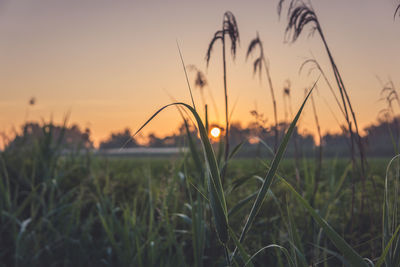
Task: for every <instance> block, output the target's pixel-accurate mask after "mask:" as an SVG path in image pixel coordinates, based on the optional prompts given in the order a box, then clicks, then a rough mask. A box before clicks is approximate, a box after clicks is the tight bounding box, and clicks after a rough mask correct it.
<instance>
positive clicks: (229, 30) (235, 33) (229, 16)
mask: <svg viewBox="0 0 400 267" xmlns="http://www.w3.org/2000/svg"><path fill="white" fill-rule="evenodd" d="M226 35H228V37H229V38H230V41H231V54H232V56H233V58H235V56H236V46H237V44H238V43H239V41H240V38H239V29H238V26H237V23H236V18H235V16H234V15H233V13H232V12H230V11H227V12H225V13H224V16H223V20H222V29H221V30H218V31H216V32H215V33H214V37H213V38H212V39H211V42H210V44H209V45H208V49H207V54H206V62H207V66H208V64H209V63H210V58H211V52H212V49H213V46H214V44H215V42H216V41H218V40H220V41H221V43H222V66H223V75H224V76H223V80H224V95H225V154H224V155H225V156H224V158H225V168H224V169H223V173H222V179H224V177H225V173H226V172H227V168H228V164H227V161H228V156H229V108H228V88H227V81H226V55H225V53H226V51H225V50H226V49H225V46H226Z"/></svg>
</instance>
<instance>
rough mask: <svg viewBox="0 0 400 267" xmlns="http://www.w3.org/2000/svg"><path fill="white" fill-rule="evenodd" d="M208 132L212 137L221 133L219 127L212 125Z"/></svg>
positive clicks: (216, 136)
mask: <svg viewBox="0 0 400 267" xmlns="http://www.w3.org/2000/svg"><path fill="white" fill-rule="evenodd" d="M210 134H211V136H212V137H214V138H218V137H219V136H220V135H221V129H220V128H218V127H213V128H212V129H211V131H210Z"/></svg>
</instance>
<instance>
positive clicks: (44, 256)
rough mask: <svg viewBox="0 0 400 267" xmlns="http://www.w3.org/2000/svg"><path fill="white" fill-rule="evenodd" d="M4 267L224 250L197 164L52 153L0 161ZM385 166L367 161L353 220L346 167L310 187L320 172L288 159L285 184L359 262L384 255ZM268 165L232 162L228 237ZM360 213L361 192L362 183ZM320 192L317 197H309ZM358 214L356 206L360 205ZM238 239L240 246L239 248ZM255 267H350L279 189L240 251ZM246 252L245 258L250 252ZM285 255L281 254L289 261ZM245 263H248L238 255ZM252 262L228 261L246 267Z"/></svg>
mask: <svg viewBox="0 0 400 267" xmlns="http://www.w3.org/2000/svg"><path fill="white" fill-rule="evenodd" d="M0 159H1V165H0V166H1V168H0V170H1V180H0V181H1V183H0V189H1V194H0V195H1V198H0V205H1V210H2V212H1V216H0V239H1V242H0V246H1V248H0V262H1V264H2V266H28V265H29V266H44V265H46V266H146V265H147V266H149V265H150V266H183V265H187V266H192V265H197V266H223V265H224V264H225V260H226V258H225V256H224V246H226V247H228V248H229V250H230V251H231V252H232V251H233V249H234V247H235V240H234V237H232V236H231V237H230V238H229V240H228V241H227V242H226V244H225V245H224V246H222V245H221V242H220V241H219V238H218V235H217V232H216V229H215V224H214V222H213V219H212V218H213V213H212V210H211V209H212V206H210V204H209V194H208V192H207V189H206V187H205V183H204V181H201V176H200V175H199V173H198V172H197V169H196V166H195V163H194V161H193V159H192V156H191V154H190V153H189V152H188V153H186V154H182V155H178V156H175V157H174V158H115V157H113V158H108V159H107V158H103V157H98V156H93V155H90V154H86V155H84V154H73V153H71V154H70V155H67V156H59V153H58V152H57V150H56V148H54V147H53V146H52V145H50V144H49V146H46V145H45V143H41V145H38V146H33V147H31V148H29V149H28V148H26V147H21V148H20V149H13V150H10V151H8V150H6V151H4V152H2V153H1V157H0ZM389 160H390V159H370V161H369V175H370V176H371V177H373V178H374V179H373V180H374V182H375V186H373V185H372V183H367V185H366V190H367V195H368V200H367V202H366V203H367V205H365V206H364V207H363V209H362V210H360V209H355V212H354V214H353V215H352V214H351V208H350V206H351V201H352V200H351V196H352V193H351V192H352V190H351V188H352V183H351V179H350V177H351V168H350V166H351V164H350V163H349V160H346V159H334V158H333V159H326V160H324V163H323V168H322V173H321V177H323V179H322V180H321V181H320V182H319V184H318V185H317V186H315V179H314V178H315V177H314V173H315V161H314V159H307V160H303V162H302V164H301V168H300V174H299V175H300V177H301V179H300V180H298V179H296V173H295V171H294V167H293V166H294V161H293V160H292V159H287V160H283V161H282V163H281V165H280V168H279V170H278V171H277V175H279V176H282V177H284V178H285V179H286V180H287V181H288V182H289V183H290V184H292V185H293V187H294V188H295V189H296V190H297V192H299V193H300V194H301V195H302V196H303V197H304V199H305V200H307V201H308V202H309V203H311V204H312V206H313V207H314V209H315V210H316V211H317V212H318V213H319V214H320V215H321V216H322V218H324V219H325V220H326V221H328V222H329V224H330V225H331V226H332V227H333V229H335V231H336V232H337V233H339V234H340V235H341V236H343V237H344V240H346V241H347V242H348V243H349V244H350V245H351V246H352V247H353V248H354V249H355V250H356V251H357V252H358V253H359V254H360V255H362V256H363V257H367V258H370V259H374V260H376V259H377V258H378V257H379V256H380V255H381V253H382V207H383V197H384V178H385V174H386V167H387V165H388V162H389ZM270 164H271V160H265V159H257V158H255V159H232V160H231V161H230V168H229V170H228V173H227V175H226V177H227V178H226V179H225V180H224V194H225V197H226V203H227V204H226V205H227V210H228V214H227V216H228V218H229V227H230V229H232V232H233V233H231V234H234V233H235V232H236V233H240V230H241V228H242V227H243V224H244V223H245V219H246V217H247V216H248V214H249V209H250V208H251V204H252V202H253V200H254V199H255V195H254V193H255V192H257V190H258V189H259V188H260V185H261V183H262V181H263V178H262V177H264V176H265V174H266V171H267V170H268V168H269V166H270ZM355 186H356V189H357V190H356V192H357V194H356V202H357V203H359V202H360V201H361V196H360V192H361V190H360V188H361V181H356V182H355ZM315 187H316V188H317V189H316V191H314V188H315ZM357 207H360V205H357ZM236 238H237V237H236ZM271 244H275V245H274V246H272V247H269V248H265V249H264V250H262V251H261V252H259V253H258V254H257V255H256V256H255V257H254V258H253V259H252V261H251V263H252V264H254V265H255V266H263V265H265V264H266V263H268V265H269V266H288V264H289V263H288V261H289V262H292V263H293V264H294V265H295V266H308V265H309V264H317V263H320V264H321V265H318V266H324V265H325V266H337V265H341V264H342V263H343V262H344V263H346V262H347V261H346V259H345V258H343V256H341V255H342V253H340V251H338V250H337V248H336V247H335V245H334V244H333V243H332V242H331V241H330V239H329V238H328V237H327V236H326V234H325V231H323V230H322V228H321V227H320V226H319V225H318V224H317V223H315V221H313V218H312V217H311V216H310V215H309V213H308V212H307V210H306V209H305V208H303V206H302V205H300V204H299V202H298V201H296V199H295V198H294V197H293V194H292V193H291V192H290V191H289V190H288V189H287V188H286V187H285V186H284V185H283V184H282V183H281V182H279V181H278V180H275V182H273V184H272V185H271V187H270V190H269V191H268V193H267V194H266V199H265V201H264V202H263V203H262V206H261V208H260V210H259V213H258V215H257V217H256V219H255V221H254V223H253V225H252V228H251V230H250V231H249V232H248V235H247V238H246V239H245V240H244V242H243V247H244V248H245V251H247V253H249V255H252V254H254V253H256V252H257V251H258V250H259V249H261V248H263V247H265V246H268V245H271ZM244 248H243V249H244ZM285 253H286V254H285ZM241 255H242V254H241ZM244 257H245V256H243V255H242V256H240V257H239V256H237V255H236V257H235V258H233V263H232V264H238V265H243V264H244V263H245V261H246V260H245V258H244Z"/></svg>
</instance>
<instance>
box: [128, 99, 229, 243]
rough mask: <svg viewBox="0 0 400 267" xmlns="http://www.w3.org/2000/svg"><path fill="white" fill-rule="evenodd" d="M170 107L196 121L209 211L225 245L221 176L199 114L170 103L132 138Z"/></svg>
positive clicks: (224, 217)
mask: <svg viewBox="0 0 400 267" xmlns="http://www.w3.org/2000/svg"><path fill="white" fill-rule="evenodd" d="M170 106H183V107H185V108H186V109H188V110H189V111H190V112H191V113H192V114H193V116H194V118H195V119H196V122H197V126H198V129H199V133H200V138H201V143H202V145H203V152H204V157H205V159H206V164H207V169H208V175H207V183H208V189H209V195H210V198H209V200H210V205H211V211H212V213H213V217H214V222H215V226H216V229H217V234H218V237H219V240H220V241H221V242H222V243H223V244H226V243H227V242H228V239H229V233H228V212H227V208H226V201H225V195H224V191H223V189H222V183H221V176H220V172H219V169H218V165H217V161H216V158H215V154H214V150H213V148H212V146H211V143H210V140H209V139H208V133H207V131H206V129H205V127H204V124H203V122H202V121H201V118H200V116H199V114H198V113H197V112H196V110H195V109H194V108H193V107H191V106H190V105H188V104H185V103H182V102H176V103H171V104H168V105H165V106H164V107H162V108H160V109H159V110H158V111H156V112H155V113H154V114H153V115H152V116H151V117H150V118H149V119H148V120H147V121H146V122H145V123H144V124H143V125H142V126H141V127H140V128H139V129H138V130H137V131H136V133H135V134H134V135H133V136H135V135H136V134H137V133H138V132H140V131H141V130H142V129H143V128H144V127H145V126H146V125H147V124H148V123H149V122H150V121H151V120H152V119H154V118H155V117H156V116H157V115H158V114H159V113H160V112H161V111H163V110H164V109H166V108H167V107H170Z"/></svg>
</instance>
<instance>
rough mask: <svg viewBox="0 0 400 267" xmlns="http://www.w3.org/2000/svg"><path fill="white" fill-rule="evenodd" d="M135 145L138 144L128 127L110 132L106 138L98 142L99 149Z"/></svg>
mask: <svg viewBox="0 0 400 267" xmlns="http://www.w3.org/2000/svg"><path fill="white" fill-rule="evenodd" d="M137 146H138V144H137V142H136V140H135V139H134V138H133V137H132V134H131V130H130V129H128V128H126V129H125V130H123V131H121V132H115V133H111V135H110V137H108V139H107V140H105V141H102V142H101V143H100V149H110V148H131V147H137Z"/></svg>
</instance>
